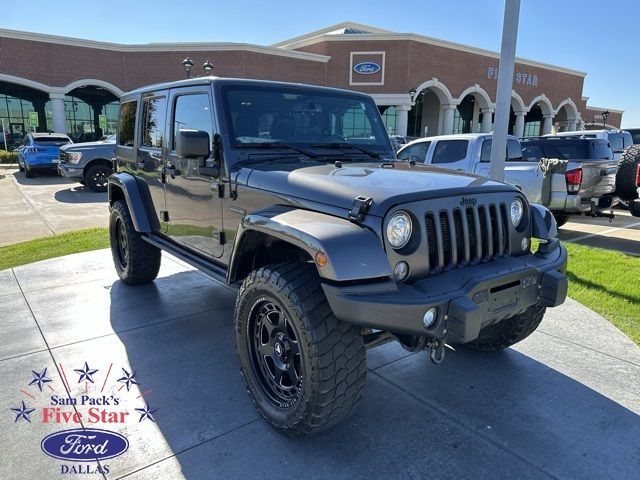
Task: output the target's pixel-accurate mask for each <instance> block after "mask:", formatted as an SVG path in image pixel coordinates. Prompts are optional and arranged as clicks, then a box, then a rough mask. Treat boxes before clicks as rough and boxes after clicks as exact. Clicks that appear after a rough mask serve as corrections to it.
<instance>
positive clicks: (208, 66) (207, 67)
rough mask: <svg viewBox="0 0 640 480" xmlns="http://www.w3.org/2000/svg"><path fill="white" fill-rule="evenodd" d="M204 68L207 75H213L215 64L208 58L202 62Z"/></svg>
mask: <svg viewBox="0 0 640 480" xmlns="http://www.w3.org/2000/svg"><path fill="white" fill-rule="evenodd" d="M202 69H203V70H204V73H205V74H206V75H207V76H208V75H211V72H212V71H213V64H212V63H211V62H210V61H209V60H207V61H206V62H204V63H203V64H202Z"/></svg>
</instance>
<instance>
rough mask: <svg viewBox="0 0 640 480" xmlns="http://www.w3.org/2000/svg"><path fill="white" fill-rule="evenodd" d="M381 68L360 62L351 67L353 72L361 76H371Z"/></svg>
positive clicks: (370, 63) (375, 64) (373, 63)
mask: <svg viewBox="0 0 640 480" xmlns="http://www.w3.org/2000/svg"><path fill="white" fill-rule="evenodd" d="M381 68H382V67H381V66H380V65H378V64H377V63H375V62H360V63H356V64H355V65H354V66H353V71H354V72H356V73H359V74H361V75H373V74H374V73H378V72H379V71H380V70H381Z"/></svg>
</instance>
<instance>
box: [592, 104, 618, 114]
mask: <svg viewBox="0 0 640 480" xmlns="http://www.w3.org/2000/svg"><path fill="white" fill-rule="evenodd" d="M586 108H587V110H600V111H601V112H604V111H605V110H608V111H609V112H611V113H624V110H616V109H615V108H604V107H594V106H592V105H587V107H586Z"/></svg>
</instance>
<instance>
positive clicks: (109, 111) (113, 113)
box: [102, 101, 120, 135]
mask: <svg viewBox="0 0 640 480" xmlns="http://www.w3.org/2000/svg"><path fill="white" fill-rule="evenodd" d="M119 108H120V102H117V101H115V102H111V103H107V104H106V105H104V106H103V107H102V114H103V115H106V116H107V128H106V129H103V130H102V135H113V134H114V133H116V131H117V130H118V110H119Z"/></svg>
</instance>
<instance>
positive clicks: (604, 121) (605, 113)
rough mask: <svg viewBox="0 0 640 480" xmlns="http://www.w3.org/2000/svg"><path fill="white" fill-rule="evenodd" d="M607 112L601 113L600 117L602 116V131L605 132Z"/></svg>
mask: <svg viewBox="0 0 640 480" xmlns="http://www.w3.org/2000/svg"><path fill="white" fill-rule="evenodd" d="M609 113H611V112H609V110H605V111H604V112H602V113H601V114H600V115H601V116H602V129H603V130H606V129H607V117H608V116H609Z"/></svg>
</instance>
